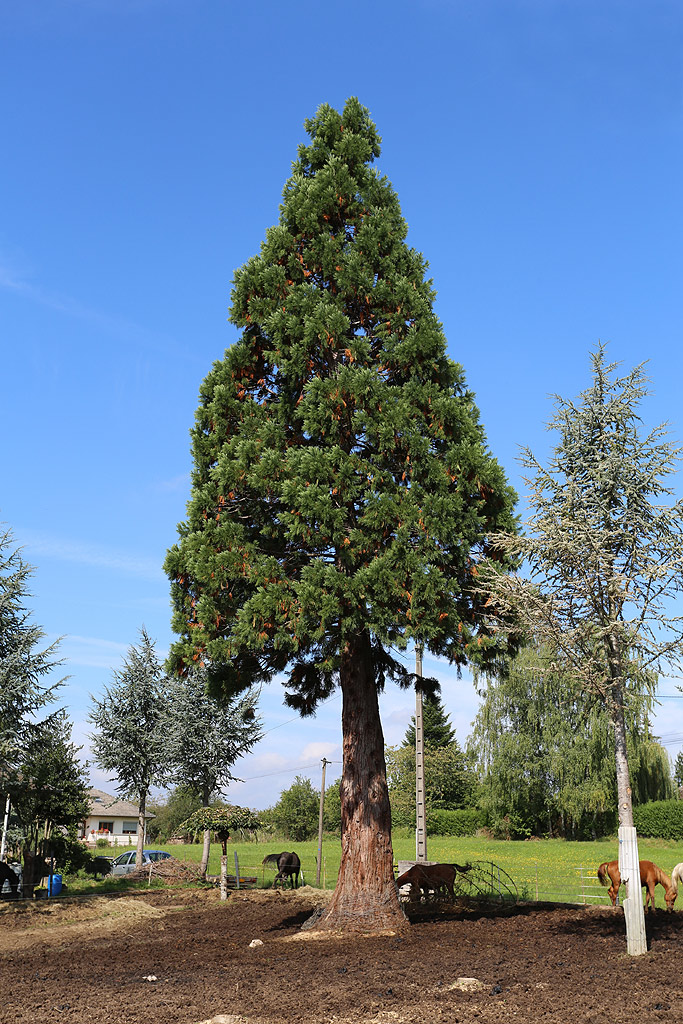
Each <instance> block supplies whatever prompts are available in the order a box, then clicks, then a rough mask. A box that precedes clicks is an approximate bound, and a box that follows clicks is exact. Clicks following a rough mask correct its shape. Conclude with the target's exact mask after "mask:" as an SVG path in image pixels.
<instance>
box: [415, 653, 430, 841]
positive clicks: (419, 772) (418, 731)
mask: <svg viewBox="0 0 683 1024" xmlns="http://www.w3.org/2000/svg"><path fill="white" fill-rule="evenodd" d="M415 675H416V676H418V678H419V679H421V678H422V648H421V647H420V646H418V645H416V646H415ZM415 860H417V861H426V860H427V812H426V806H425V746H424V723H423V721H422V690H420V689H419V687H416V688H415Z"/></svg>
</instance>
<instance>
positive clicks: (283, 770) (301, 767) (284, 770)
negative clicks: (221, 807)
mask: <svg viewBox="0 0 683 1024" xmlns="http://www.w3.org/2000/svg"><path fill="white" fill-rule="evenodd" d="M326 760H327V763H328V764H343V763H344V762H343V761H330V760H329V758H326ZM319 763H320V762H316V763H315V764H300V765H298V767H296V768H278V770H277V771H276V772H266V773H265V775H252V777H251V778H250V779H234V780H233V781H234V782H254V781H255V780H256V779H269V778H271V776H273V775H287V773H288V772H302V771H304V769H306V768H317V767H318V765H319Z"/></svg>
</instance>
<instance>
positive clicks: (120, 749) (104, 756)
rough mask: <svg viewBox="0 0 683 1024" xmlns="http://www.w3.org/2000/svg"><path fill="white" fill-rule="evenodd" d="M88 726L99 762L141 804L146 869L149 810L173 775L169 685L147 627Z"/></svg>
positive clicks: (140, 833)
mask: <svg viewBox="0 0 683 1024" xmlns="http://www.w3.org/2000/svg"><path fill="white" fill-rule="evenodd" d="M92 702H93V707H92V710H91V711H90V714H89V715H88V721H89V722H91V723H92V724H93V725H94V726H95V729H96V732H95V733H94V734H93V736H92V749H93V755H94V758H95V762H96V763H97V764H98V765H99V767H100V768H102V770H103V771H105V772H112V773H113V774H114V775H115V776H116V778H117V779H118V787H117V788H118V792H119V793H120V794H121V795H122V796H130V795H134V796H135V798H136V799H137V802H138V834H137V854H136V860H135V863H136V865H137V867H142V848H143V845H144V834H145V809H146V803H147V797H148V795H149V791H150V789H151V788H152V786H164V785H165V784H166V783H167V781H168V778H169V776H170V769H171V765H170V760H169V754H168V749H167V742H166V740H167V734H166V727H167V723H168V713H169V695H168V680H167V678H166V676H165V675H164V672H163V669H162V667H161V664H160V662H159V659H158V658H157V655H156V651H155V650H154V643H153V642H152V640H150V638H149V636H148V635H147V632H146V631H145V629H144V627H143V628H142V630H141V631H140V643H139V645H138V646H137V647H136V646H135V645H132V646H131V647H129V648H128V655H127V658H126V659H125V661H124V665H123V669H122V670H121V671H120V672H115V673H114V683H113V684H112V686H110V687H108V688H105V691H104V697H103V698H102V699H101V700H97V699H96V698H94V697H93V698H92Z"/></svg>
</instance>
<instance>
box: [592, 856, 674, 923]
mask: <svg viewBox="0 0 683 1024" xmlns="http://www.w3.org/2000/svg"><path fill="white" fill-rule="evenodd" d="M638 863H639V865H640V884H641V885H642V886H647V892H646V894H645V910H646V912H647V911H648V910H649V909H650V904H652V909H653V910H654V909H655V886H656V885H657V884H659V885H661V886H662V888H663V889H664V899H665V901H666V909H667V910H673V907H674V903H675V902H676V896H677V895H678V886H677V885H676V886H674V885H673V883H672V879H670V878H669V876H668V875H666V874H665V873H664V872H663V871H662V869H661V868H658V867H657V865H656V864H653V863H652V861H651V860H641V861H638ZM679 867H683V865H679ZM598 878H599V879H600V884H601V885H609V883H610V882H611V883H612V884H611V885H610V887H609V889H608V890H607V894H608V896H609V898H610V899H611V901H612V906H613V907H615V906H616V905H617V894H618V892H619V886H620V885H621V874H620V872H619V861H618V860H611V861H609V863H608V862H607V861H605V862H604V864H601V865H600V867H599V868H598Z"/></svg>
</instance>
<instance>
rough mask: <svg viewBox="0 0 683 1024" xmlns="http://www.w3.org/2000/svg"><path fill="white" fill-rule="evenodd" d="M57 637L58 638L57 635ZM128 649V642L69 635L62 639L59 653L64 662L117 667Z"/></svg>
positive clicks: (93, 666) (67, 663)
mask: <svg viewBox="0 0 683 1024" xmlns="http://www.w3.org/2000/svg"><path fill="white" fill-rule="evenodd" d="M55 639H57V638H56V637H55ZM127 650H128V645H127V644H122V643H119V642H118V641H116V640H103V639H101V638H99V637H93V636H73V635H71V634H70V635H68V636H65V637H63V638H61V640H60V644H59V655H60V657H61V658H63V659H64V664H65V665H66V666H67V667H68V665H86V666H88V667H91V668H108V669H110V668H117V667H118V666H119V665H120V663H121V661H122V660H123V658H124V657H125V655H126V651H127Z"/></svg>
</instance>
